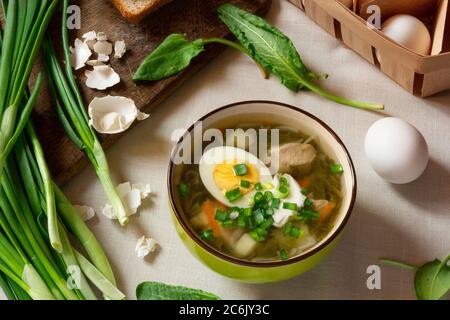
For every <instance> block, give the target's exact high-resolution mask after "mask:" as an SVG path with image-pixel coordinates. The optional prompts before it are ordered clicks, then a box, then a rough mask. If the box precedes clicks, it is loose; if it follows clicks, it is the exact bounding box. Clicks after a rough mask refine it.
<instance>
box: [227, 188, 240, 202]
mask: <svg viewBox="0 0 450 320" xmlns="http://www.w3.org/2000/svg"><path fill="white" fill-rule="evenodd" d="M225 197H226V198H227V199H228V201H230V202H233V201H236V200H238V199H240V198H242V193H241V189H239V188H236V189H233V190H230V191H227V192H225Z"/></svg>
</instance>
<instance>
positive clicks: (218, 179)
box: [214, 162, 259, 194]
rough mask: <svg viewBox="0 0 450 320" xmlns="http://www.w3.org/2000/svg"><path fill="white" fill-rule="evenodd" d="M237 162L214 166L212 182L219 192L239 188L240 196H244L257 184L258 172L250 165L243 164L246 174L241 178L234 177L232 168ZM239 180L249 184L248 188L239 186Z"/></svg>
mask: <svg viewBox="0 0 450 320" xmlns="http://www.w3.org/2000/svg"><path fill="white" fill-rule="evenodd" d="M236 164H238V163H237V162H233V163H230V162H227V163H221V164H218V165H216V167H215V168H214V182H215V183H216V186H217V187H218V188H219V189H220V190H225V191H230V190H233V189H236V188H237V187H239V188H240V189H241V192H242V194H246V193H248V192H250V191H251V190H253V189H254V187H255V184H257V183H258V182H259V171H258V169H257V168H255V167H254V166H253V165H251V164H245V165H246V167H247V174H246V175H243V176H236V175H235V173H234V170H233V168H234V166H235V165H236ZM241 180H247V181H248V182H250V187H249V188H243V187H241V186H240V184H241Z"/></svg>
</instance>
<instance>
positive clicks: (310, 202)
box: [303, 198, 313, 208]
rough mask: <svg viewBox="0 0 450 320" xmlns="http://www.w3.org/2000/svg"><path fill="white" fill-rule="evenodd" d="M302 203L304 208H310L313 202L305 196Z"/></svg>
mask: <svg viewBox="0 0 450 320" xmlns="http://www.w3.org/2000/svg"><path fill="white" fill-rule="evenodd" d="M303 205H304V206H305V208H311V207H312V206H313V202H312V201H311V199H309V198H306V199H305V202H304V203H303Z"/></svg>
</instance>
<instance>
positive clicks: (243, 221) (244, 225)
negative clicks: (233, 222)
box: [237, 216, 247, 228]
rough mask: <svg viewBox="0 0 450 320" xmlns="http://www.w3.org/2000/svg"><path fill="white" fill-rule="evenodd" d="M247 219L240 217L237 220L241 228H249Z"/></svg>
mask: <svg viewBox="0 0 450 320" xmlns="http://www.w3.org/2000/svg"><path fill="white" fill-rule="evenodd" d="M246 220H247V219H246V218H245V217H244V216H239V218H238V219H237V225H238V227H239V228H247V221H246Z"/></svg>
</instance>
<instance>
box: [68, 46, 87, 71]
mask: <svg viewBox="0 0 450 320" xmlns="http://www.w3.org/2000/svg"><path fill="white" fill-rule="evenodd" d="M74 46H75V47H70V51H71V53H72V67H73V68H74V69H75V70H79V69H81V68H83V67H84V66H85V65H86V62H87V61H88V60H89V58H90V57H91V55H92V51H91V49H89V46H88V45H87V44H86V43H85V42H83V41H81V40H80V39H75V44H74Z"/></svg>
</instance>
